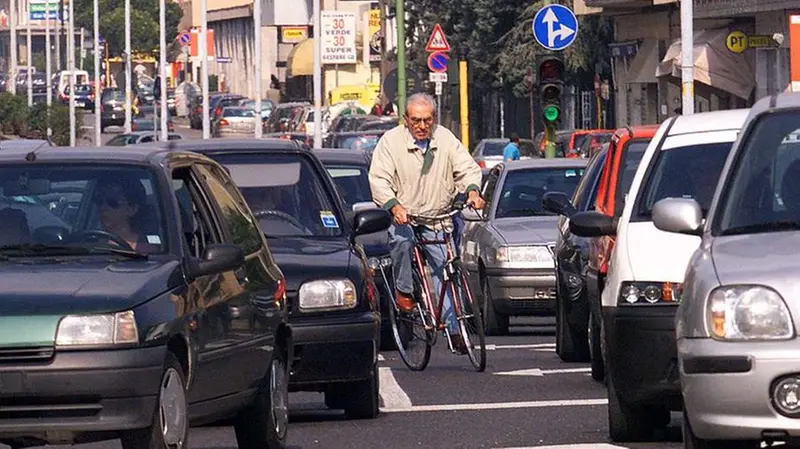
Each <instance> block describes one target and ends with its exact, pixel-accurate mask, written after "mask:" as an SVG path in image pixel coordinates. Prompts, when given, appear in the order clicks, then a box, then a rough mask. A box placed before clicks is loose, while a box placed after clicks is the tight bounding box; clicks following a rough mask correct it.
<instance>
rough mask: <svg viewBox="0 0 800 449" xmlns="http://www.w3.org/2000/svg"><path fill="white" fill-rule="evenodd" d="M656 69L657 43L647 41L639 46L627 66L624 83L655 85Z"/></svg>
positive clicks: (652, 40) (651, 40)
mask: <svg viewBox="0 0 800 449" xmlns="http://www.w3.org/2000/svg"><path fill="white" fill-rule="evenodd" d="M657 69H658V41H656V40H654V39H647V40H644V41H642V43H641V44H640V45H639V50H638V51H637V52H636V56H634V57H633V60H632V61H631V64H630V65H629V66H628V73H627V74H626V76H625V81H624V82H626V83H657V82H658V79H656V70H657Z"/></svg>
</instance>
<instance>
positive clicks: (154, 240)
mask: <svg viewBox="0 0 800 449" xmlns="http://www.w3.org/2000/svg"><path fill="white" fill-rule="evenodd" d="M147 243H149V244H151V245H160V244H161V237H159V236H157V235H148V236H147Z"/></svg>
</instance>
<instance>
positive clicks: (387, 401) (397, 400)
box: [378, 367, 412, 409]
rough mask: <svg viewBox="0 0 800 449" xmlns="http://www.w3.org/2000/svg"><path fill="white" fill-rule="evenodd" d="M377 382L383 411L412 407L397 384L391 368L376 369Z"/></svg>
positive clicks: (409, 399)
mask: <svg viewBox="0 0 800 449" xmlns="http://www.w3.org/2000/svg"><path fill="white" fill-rule="evenodd" d="M378 381H379V382H380V394H381V399H382V400H383V407H384V408H385V409H408V408H411V407H412V404H411V398H409V397H408V395H407V394H406V392H405V391H403V388H401V387H400V384H398V383H397V379H395V378H394V374H392V370H391V368H384V367H381V368H378Z"/></svg>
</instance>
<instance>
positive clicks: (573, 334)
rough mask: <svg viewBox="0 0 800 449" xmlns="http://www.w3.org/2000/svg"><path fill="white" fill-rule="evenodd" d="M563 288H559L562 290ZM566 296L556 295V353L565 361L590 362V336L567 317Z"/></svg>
mask: <svg viewBox="0 0 800 449" xmlns="http://www.w3.org/2000/svg"><path fill="white" fill-rule="evenodd" d="M560 290H561V289H559V291H560ZM564 301H566V299H565V297H564V296H563V295H561V294H560V293H559V294H558V296H557V297H556V354H558V357H559V358H560V359H561V360H562V361H564V362H588V361H589V360H591V355H590V350H589V344H588V336H587V335H585V332H588V329H587V331H585V332H580V331H578V330H576V329H574V328H573V327H572V326H571V325H570V324H569V320H568V319H567V311H566V308H565V307H564Z"/></svg>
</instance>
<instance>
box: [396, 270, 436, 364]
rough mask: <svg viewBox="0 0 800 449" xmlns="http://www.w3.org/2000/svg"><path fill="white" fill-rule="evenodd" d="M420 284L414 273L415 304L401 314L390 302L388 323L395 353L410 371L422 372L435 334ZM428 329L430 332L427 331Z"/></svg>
mask: <svg viewBox="0 0 800 449" xmlns="http://www.w3.org/2000/svg"><path fill="white" fill-rule="evenodd" d="M422 291H423V288H422V283H421V282H420V280H419V277H418V276H417V273H416V272H415V273H414V299H415V300H416V304H415V306H414V310H412V311H411V312H401V311H400V309H398V308H397V304H395V302H394V301H392V304H391V307H389V321H390V322H391V323H392V334H393V335H394V341H395V343H397V352H399V353H400V358H401V359H403V363H405V364H406V366H408V368H409V369H410V370H412V371H422V370H424V369H425V368H426V367H427V366H428V362H429V361H430V359H431V347H432V346H433V344H434V342H435V337H436V333H435V332H434V331H433V328H432V327H431V323H432V322H433V321H432V320H431V316H430V313H429V312H428V307H427V303H426V302H425V300H424V298H423V295H422ZM427 329H430V330H427Z"/></svg>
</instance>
